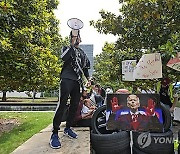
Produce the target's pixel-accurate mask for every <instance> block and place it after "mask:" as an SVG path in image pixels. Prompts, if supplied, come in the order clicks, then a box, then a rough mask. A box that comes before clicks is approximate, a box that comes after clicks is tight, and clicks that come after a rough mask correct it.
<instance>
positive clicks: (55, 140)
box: [49, 134, 61, 149]
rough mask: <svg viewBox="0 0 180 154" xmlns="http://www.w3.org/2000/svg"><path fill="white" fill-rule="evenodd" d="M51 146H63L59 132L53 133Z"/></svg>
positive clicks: (54, 147)
mask: <svg viewBox="0 0 180 154" xmlns="http://www.w3.org/2000/svg"><path fill="white" fill-rule="evenodd" d="M49 144H50V147H51V148H53V149H59V148H60V147H61V143H60V141H59V136H58V134H52V135H51V139H50V142H49Z"/></svg>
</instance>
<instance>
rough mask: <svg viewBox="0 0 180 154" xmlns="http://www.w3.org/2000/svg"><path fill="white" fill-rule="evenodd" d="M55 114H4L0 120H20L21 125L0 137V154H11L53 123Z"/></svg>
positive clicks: (0, 114)
mask: <svg viewBox="0 0 180 154" xmlns="http://www.w3.org/2000/svg"><path fill="white" fill-rule="evenodd" d="M53 115H54V113H53V112H3V113H0V119H14V118H16V119H18V121H19V122H20V125H18V126H16V127H15V128H13V130H11V131H10V132H6V133H3V134H2V136H0V154H9V153H11V152H12V151H14V150H15V149H16V148H17V147H18V146H20V145H21V144H22V143H24V142H25V141H26V140H27V139H29V138H30V137H32V136H33V135H34V134H36V133H38V132H39V131H40V130H42V129H43V128H45V127H47V126H48V125H49V124H51V123H52V118H53Z"/></svg>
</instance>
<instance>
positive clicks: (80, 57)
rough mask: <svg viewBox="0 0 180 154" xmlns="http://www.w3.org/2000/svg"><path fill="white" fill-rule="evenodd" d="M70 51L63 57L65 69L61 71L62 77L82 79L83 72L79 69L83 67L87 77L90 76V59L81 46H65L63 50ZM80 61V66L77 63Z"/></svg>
mask: <svg viewBox="0 0 180 154" xmlns="http://www.w3.org/2000/svg"><path fill="white" fill-rule="evenodd" d="M66 50H68V52H67V53H66V54H65V55H64V56H63V57H62V59H63V61H64V65H63V69H62V71H61V78H68V79H71V80H78V81H80V80H81V78H82V72H81V71H80V69H79V66H80V67H81V69H82V71H83V73H84V75H85V77H86V78H88V77H89V72H88V69H90V61H89V60H88V58H87V56H86V54H85V53H84V51H83V50H82V49H80V48H75V47H74V48H73V47H70V48H68V47H64V48H63V49H62V54H63V52H66ZM77 62H78V63H79V66H78V64H77Z"/></svg>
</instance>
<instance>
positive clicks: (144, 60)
mask: <svg viewBox="0 0 180 154" xmlns="http://www.w3.org/2000/svg"><path fill="white" fill-rule="evenodd" d="M133 77H134V78H135V79H154V78H162V63H161V55H160V53H152V54H144V55H143V56H142V57H141V59H140V60H139V62H138V64H137V65H136V67H135V69H134V73H133Z"/></svg>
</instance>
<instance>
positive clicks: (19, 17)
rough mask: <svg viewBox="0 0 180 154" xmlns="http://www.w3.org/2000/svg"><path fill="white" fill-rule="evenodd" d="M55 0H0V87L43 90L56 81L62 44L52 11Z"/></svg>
mask: <svg viewBox="0 0 180 154" xmlns="http://www.w3.org/2000/svg"><path fill="white" fill-rule="evenodd" d="M57 5H58V1H57V0H31V1H29V0H6V1H1V2H0V55H1V56H0V90H1V91H8V90H9V91H11V90H19V91H22V90H29V91H30V90H36V91H37V90H42V89H45V88H46V89H47V88H50V89H52V88H55V87H56V86H57V85H58V81H59V72H60V69H61V61H60V60H59V52H60V48H61V46H62V44H63V43H64V42H63V40H62V38H61V36H60V34H58V31H59V29H58V24H59V21H58V20H57V19H56V18H55V15H54V13H53V10H54V9H56V8H57Z"/></svg>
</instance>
